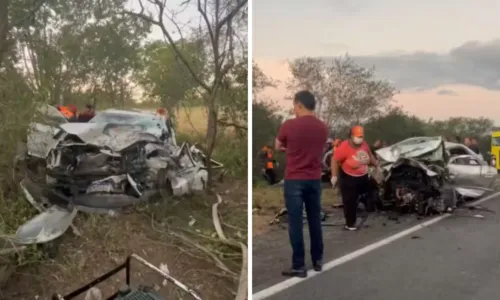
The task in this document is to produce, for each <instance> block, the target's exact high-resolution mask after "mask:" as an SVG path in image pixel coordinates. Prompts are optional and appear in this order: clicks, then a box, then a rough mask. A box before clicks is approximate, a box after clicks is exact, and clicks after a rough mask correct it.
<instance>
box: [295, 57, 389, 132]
mask: <svg viewBox="0 0 500 300" xmlns="http://www.w3.org/2000/svg"><path fill="white" fill-rule="evenodd" d="M290 70H291V72H292V76H293V78H292V80H290V81H289V82H288V87H289V88H293V89H308V90H310V91H311V92H312V93H314V95H315V96H316V98H317V102H318V105H317V114H318V116H319V117H320V118H322V119H323V120H324V121H325V122H326V123H327V124H328V125H329V127H330V128H336V127H339V126H344V125H349V124H353V123H361V122H366V121H367V120H368V119H370V118H372V117H376V116H379V115H380V114H381V113H383V112H384V111H386V110H387V109H388V108H389V106H390V103H391V101H392V97H393V96H394V94H395V93H396V90H395V89H394V87H393V86H392V85H391V84H389V83H388V82H387V81H384V80H378V79H376V78H375V69H374V68H371V69H367V68H363V67H361V66H359V65H357V64H356V63H355V61H353V60H352V59H351V58H350V57H349V56H347V55H346V56H343V57H338V58H336V59H334V61H333V62H332V63H331V64H327V63H325V61H324V60H322V59H320V58H308V57H306V58H299V59H297V60H295V61H293V62H292V63H291V64H290Z"/></svg>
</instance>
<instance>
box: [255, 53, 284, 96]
mask: <svg viewBox="0 0 500 300" xmlns="http://www.w3.org/2000/svg"><path fill="white" fill-rule="evenodd" d="M252 68H253V71H252V97H253V99H252V100H253V101H257V96H259V93H261V92H262V91H263V90H264V89H266V88H276V85H277V84H278V82H277V81H275V80H274V79H273V78H271V77H269V76H267V75H266V74H264V72H263V71H262V69H261V68H260V67H259V65H257V63H255V62H253V63H252Z"/></svg>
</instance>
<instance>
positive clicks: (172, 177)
mask: <svg viewBox="0 0 500 300" xmlns="http://www.w3.org/2000/svg"><path fill="white" fill-rule="evenodd" d="M114 114H115V117H116V116H117V114H116V111H115V112H114ZM130 115H136V116H138V118H143V119H146V120H150V119H151V114H148V113H145V114H142V115H141V113H138V112H134V113H133V114H129V115H128V116H130ZM129 119H130V118H129ZM129 119H128V122H127V123H124V122H121V123H120V122H115V123H106V122H89V123H64V122H61V123H60V124H59V125H58V126H57V130H53V129H54V126H52V127H50V130H45V133H46V134H44V136H50V139H49V140H44V143H43V147H40V146H42V145H40V144H38V145H34V144H31V145H33V146H38V147H30V144H28V145H27V146H28V147H27V148H28V149H27V152H28V159H30V157H36V156H35V155H33V154H35V153H36V154H38V156H39V155H40V154H41V153H46V157H45V160H44V175H45V176H44V177H45V180H43V182H39V181H38V182H35V180H32V179H31V178H29V177H27V178H26V179H25V180H24V181H23V182H22V184H21V186H22V188H23V190H24V192H25V195H26V197H27V199H28V200H29V201H30V202H31V203H32V204H33V205H34V206H35V207H36V208H37V209H38V210H39V211H40V212H41V214H40V215H38V216H37V217H35V218H34V219H32V220H30V221H29V222H28V223H27V224H25V225H23V226H21V228H19V230H18V233H17V236H16V239H17V240H20V241H21V243H23V244H29V243H43V242H47V241H49V240H52V239H54V238H57V237H58V236H60V235H61V234H62V233H64V231H66V230H67V228H68V227H69V226H70V225H71V223H72V220H73V218H74V216H75V215H76V211H84V212H109V211H114V210H119V209H121V208H124V207H128V206H131V205H133V204H136V203H139V202H143V201H147V200H149V199H150V198H151V197H153V196H155V195H158V194H162V195H163V196H182V195H187V194H190V193H192V192H194V191H200V190H203V189H205V184H206V181H207V177H208V173H207V170H206V165H207V163H208V162H207V160H206V157H205V156H204V155H203V153H202V151H200V150H199V149H197V148H196V146H194V145H192V146H189V145H188V144H186V143H184V144H182V145H181V146H178V145H177V144H176V141H175V138H172V137H173V135H172V133H173V128H169V130H168V131H166V132H163V131H162V133H161V134H156V131H154V130H148V127H147V125H146V127H145V125H144V124H151V126H153V127H156V124H155V123H154V122H149V121H148V122H149V123H148V122H146V123H145V122H139V121H138V122H134V120H129ZM158 120H160V121H161V118H160V119H158ZM33 127H35V126H33ZM37 127H39V128H44V127H43V126H41V125H40V124H37ZM158 128H161V127H158ZM49 131H50V133H54V132H56V133H55V134H51V135H49V134H48V132H49ZM38 132H40V131H38ZM30 134H31V135H33V133H30ZM40 138H41V137H40ZM46 138H47V137H46ZM28 140H30V136H28ZM31 140H33V136H31ZM42 149H43V152H42ZM210 163H211V164H212V165H213V168H215V169H217V168H222V165H221V164H220V163H218V162H216V161H213V160H212V161H211V162H210Z"/></svg>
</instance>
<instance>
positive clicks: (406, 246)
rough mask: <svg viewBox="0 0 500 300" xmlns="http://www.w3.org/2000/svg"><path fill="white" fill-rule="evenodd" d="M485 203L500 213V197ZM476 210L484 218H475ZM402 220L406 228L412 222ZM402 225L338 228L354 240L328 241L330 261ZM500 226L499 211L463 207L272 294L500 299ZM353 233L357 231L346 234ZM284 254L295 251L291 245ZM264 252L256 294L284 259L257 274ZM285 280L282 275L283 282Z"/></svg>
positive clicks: (255, 277) (276, 296)
mask: <svg viewBox="0 0 500 300" xmlns="http://www.w3.org/2000/svg"><path fill="white" fill-rule="evenodd" d="M482 206H484V207H487V208H489V209H491V210H493V211H498V212H500V196H499V197H496V198H494V199H491V200H489V201H487V202H485V203H483V204H482ZM475 214H481V215H483V216H484V218H482V219H480V218H475V217H473V215H475ZM374 223H376V222H375V220H374ZM397 225H398V226H403V227H406V226H408V225H409V223H405V224H397ZM398 226H394V225H387V226H385V227H384V228H386V229H385V231H384V230H380V228H379V227H378V226H375V228H379V230H373V231H371V230H362V231H360V232H343V233H342V234H340V233H337V234H339V235H340V236H342V237H343V238H344V243H346V244H348V245H345V246H343V247H341V248H342V251H340V250H333V249H335V246H334V245H330V246H329V247H328V244H327V249H329V250H327V257H325V262H327V261H329V260H331V259H334V258H336V257H339V256H341V254H340V252H350V251H349V249H352V250H355V249H358V248H360V246H358V247H355V246H353V245H352V244H355V243H358V244H361V246H362V244H366V243H368V240H373V241H372V242H374V239H376V238H375V236H376V235H377V232H383V233H379V235H382V236H383V235H385V236H387V235H390V233H389V232H390V231H400V230H401V229H400V230H395V227H398ZM387 228H389V229H387ZM499 230H500V215H499V214H496V213H491V212H482V211H467V210H459V211H457V212H456V213H455V214H454V215H453V216H451V217H449V218H447V219H444V220H442V221H441V222H438V223H436V224H433V225H431V226H430V227H428V228H424V229H421V230H419V231H417V232H415V233H413V234H411V235H409V236H407V237H403V238H401V239H399V240H397V241H394V242H393V243H391V244H388V245H385V246H382V247H380V248H378V249H375V250H373V251H371V252H369V253H367V254H365V255H363V256H360V257H358V258H355V259H353V260H351V261H349V262H346V263H344V264H341V265H339V266H337V267H334V268H332V269H330V270H326V271H324V272H322V273H320V274H318V275H317V276H315V277H311V278H310V279H307V280H305V281H302V282H299V283H298V284H296V285H293V286H291V287H289V288H288V289H285V290H283V291H281V292H279V293H277V294H274V295H273V296H271V297H269V298H267V299H269V300H280V299H335V300H343V299H346V300H347V299H349V300H357V299H360V300H361V299H370V300H378V299H380V300H393V299H394V300H396V299H398V300H399V299H408V300H417V299H418V300H421V299H426V300H434V299H436V300H438V299H439V300H442V299H447V297H448V298H449V299H454V300H471V299H475V300H491V299H497V298H498V295H499V294H500V288H499V282H500V251H499V249H500V235H499ZM363 231H364V232H365V233H363ZM282 234H284V233H282ZM347 234H351V236H350V237H348V238H347V237H345V235H347ZM347 239H348V242H347V241H346V240H347ZM339 243H342V241H340V242H339ZM352 250H351V251H352ZM254 251H255V250H254ZM335 251H337V253H335ZM284 253H290V250H288V252H284ZM258 256H259V254H258V253H256V252H254V274H253V280H254V290H253V292H254V293H255V292H257V291H259V290H261V289H262V288H264V287H267V286H270V285H272V284H274V283H277V282H276V280H277V277H278V276H279V271H278V270H276V269H277V268H275V267H274V266H273V265H277V264H279V263H275V264H270V265H268V271H267V272H266V273H265V274H263V273H257V274H256V273H255V272H256V268H259V266H260V267H262V265H261V264H262V261H263V259H260V258H259V257H258ZM329 258H330V259H329ZM289 259H290V257H284V258H283V261H286V263H288V262H289ZM277 261H278V262H281V260H277ZM256 262H257V265H255V264H256ZM269 263H270V261H269ZM283 264H285V263H284V262H283ZM276 272H278V273H276ZM310 272H312V271H310ZM269 273H272V274H273V275H274V276H271V275H270V274H269ZM276 275H278V276H276ZM266 278H267V279H266ZM283 280H284V278H283V277H281V278H280V280H277V281H278V282H280V281H283ZM255 281H257V282H256V283H255ZM271 282H272V283H271ZM270 283H271V284H270Z"/></svg>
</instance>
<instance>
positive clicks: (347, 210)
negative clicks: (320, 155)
mask: <svg viewBox="0 0 500 300" xmlns="http://www.w3.org/2000/svg"><path fill="white" fill-rule="evenodd" d="M368 165H374V166H377V165H378V162H377V160H376V159H375V157H374V156H373V154H372V152H371V150H370V146H369V145H368V144H367V143H366V142H365V141H364V129H363V127H362V126H359V125H358V126H354V127H352V128H351V131H350V138H349V139H348V140H345V141H343V142H342V143H341V144H340V145H339V146H338V148H337V149H336V151H335V153H334V155H333V157H332V162H331V171H332V177H331V184H332V186H333V187H335V186H336V185H337V181H338V183H339V188H340V194H341V196H342V204H343V208H344V218H345V229H346V230H349V231H354V230H356V229H357V228H356V217H357V216H356V212H357V208H358V201H359V198H360V196H361V195H363V194H367V193H370V192H371V191H370V187H371V185H370V179H369V176H368Z"/></svg>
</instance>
